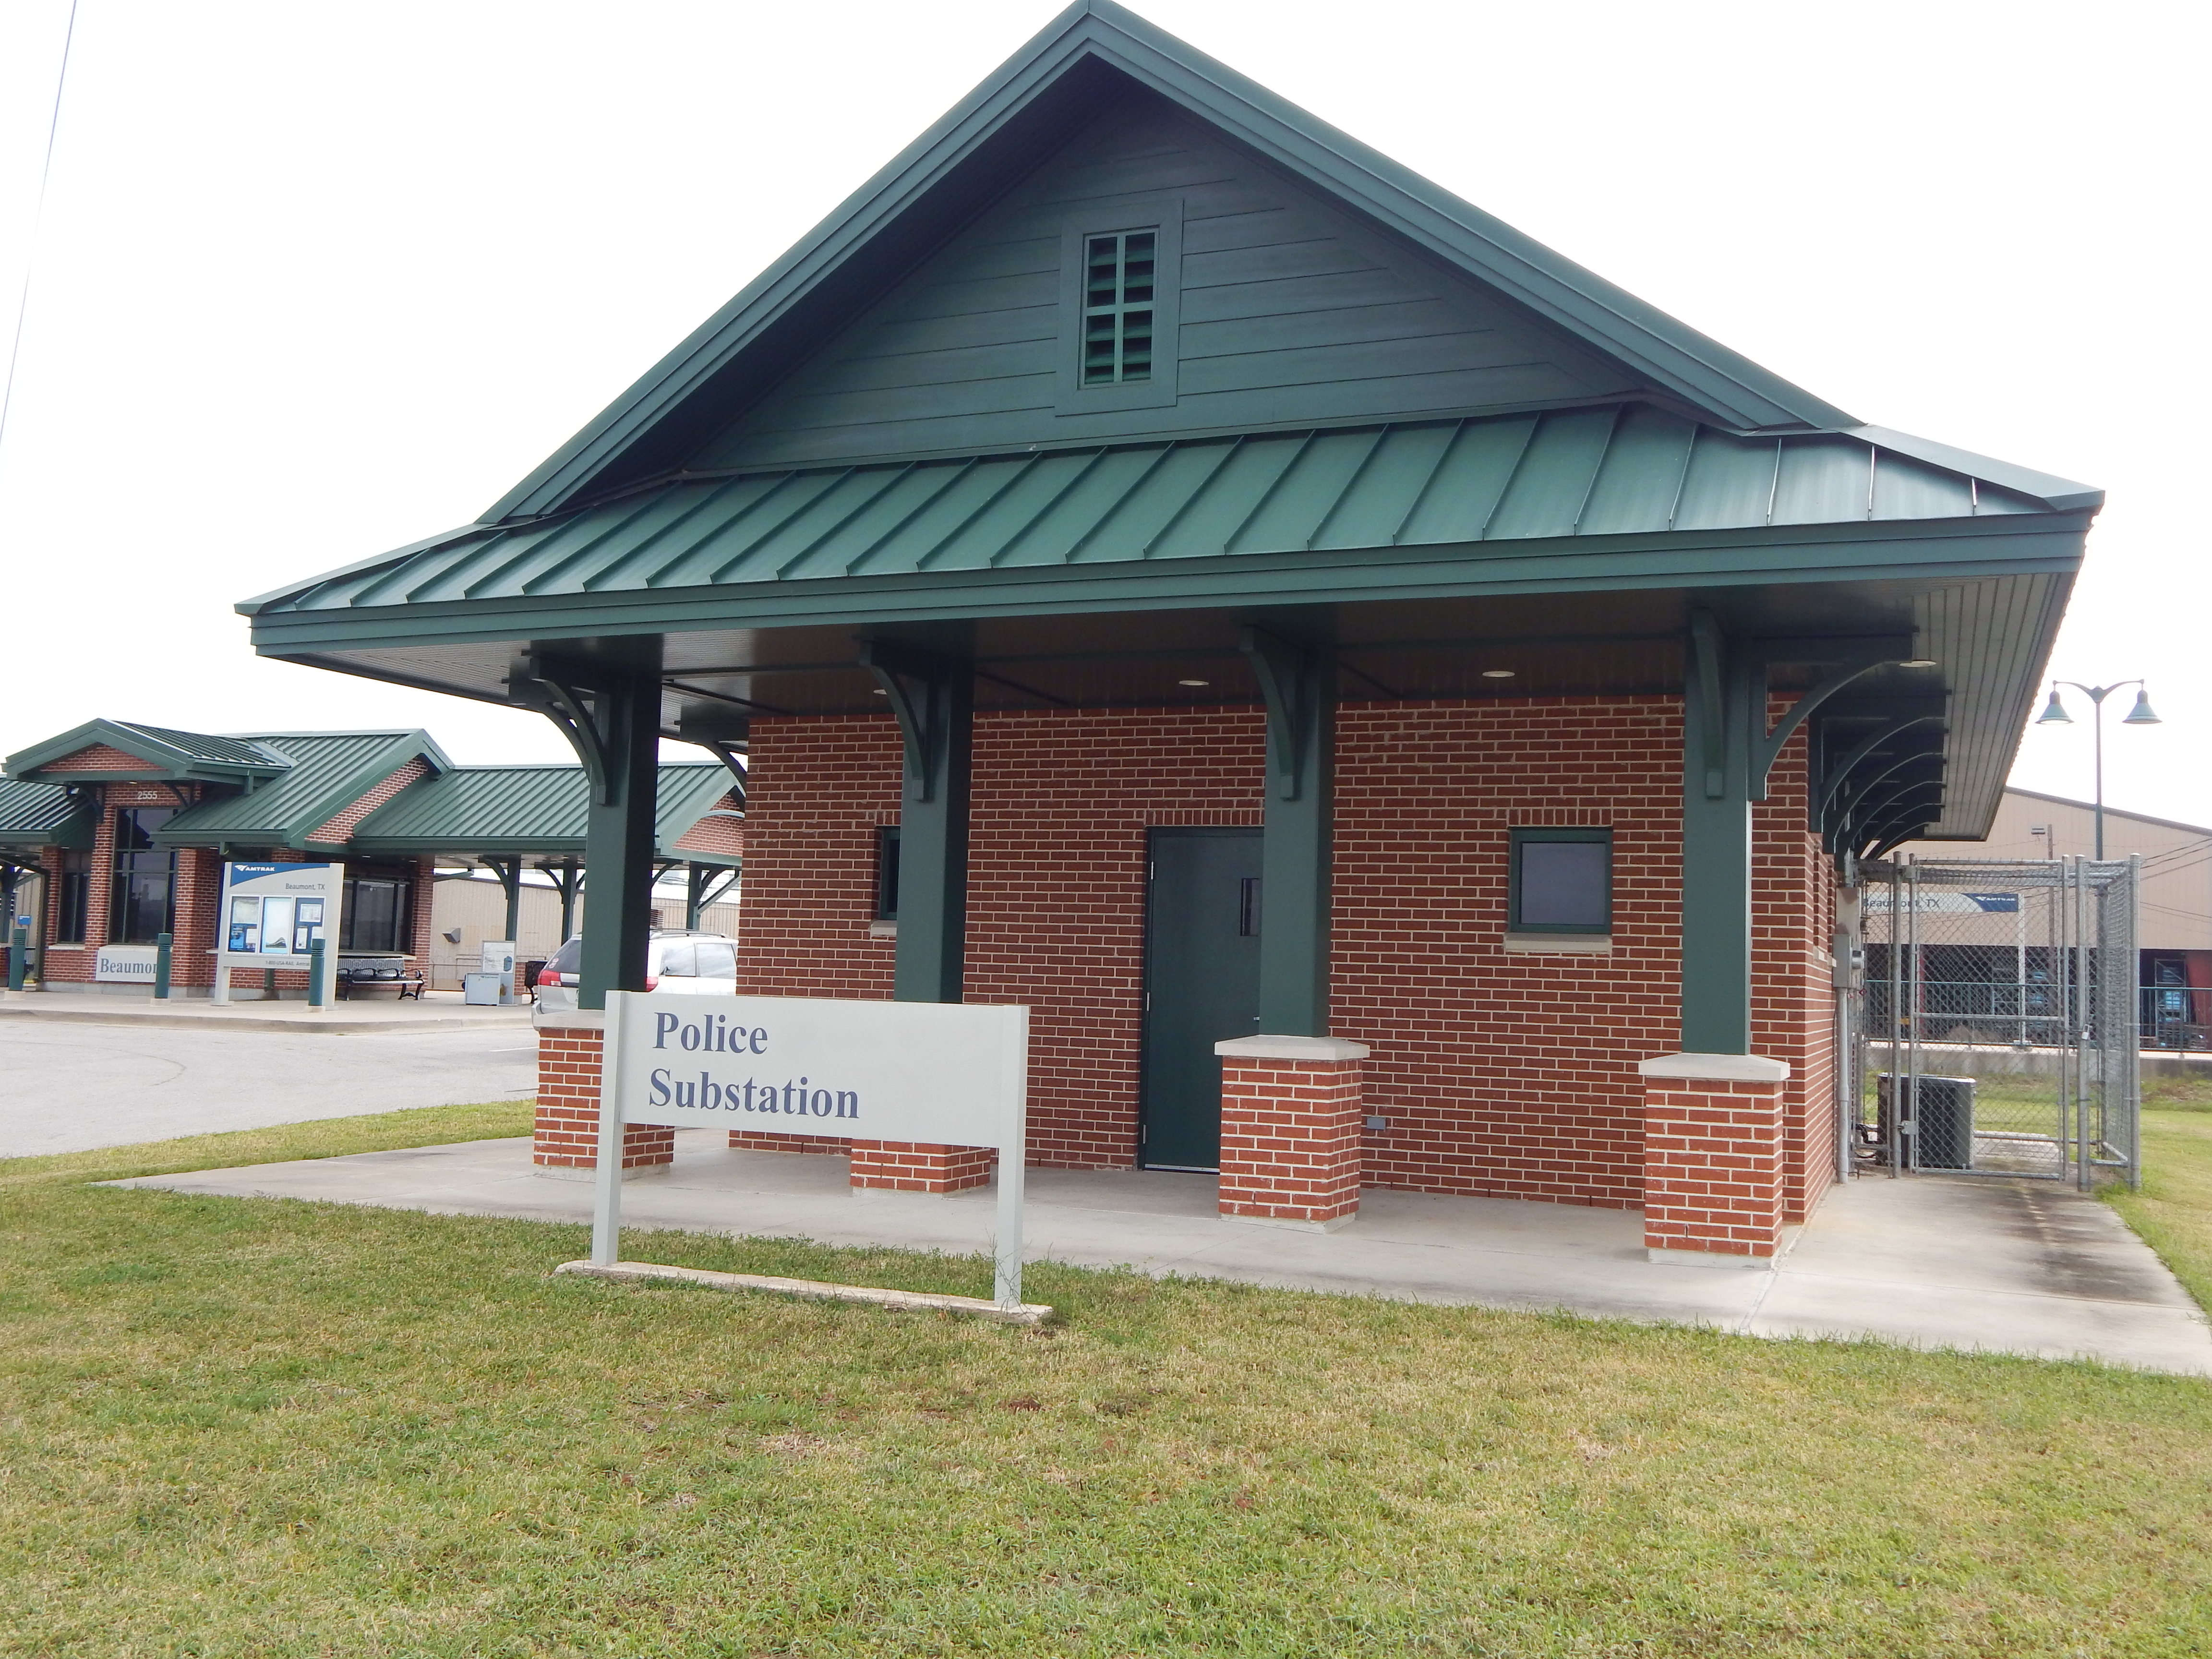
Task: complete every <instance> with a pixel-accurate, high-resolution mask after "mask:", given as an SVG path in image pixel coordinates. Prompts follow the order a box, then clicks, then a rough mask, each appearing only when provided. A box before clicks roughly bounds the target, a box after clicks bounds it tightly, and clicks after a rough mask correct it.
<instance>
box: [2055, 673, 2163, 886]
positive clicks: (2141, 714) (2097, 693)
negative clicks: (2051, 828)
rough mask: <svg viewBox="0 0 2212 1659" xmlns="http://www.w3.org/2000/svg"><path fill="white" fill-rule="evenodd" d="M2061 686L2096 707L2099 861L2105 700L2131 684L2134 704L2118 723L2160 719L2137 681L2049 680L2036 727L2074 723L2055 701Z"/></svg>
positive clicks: (2102, 844) (2100, 853)
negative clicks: (2048, 691) (2089, 682)
mask: <svg viewBox="0 0 2212 1659" xmlns="http://www.w3.org/2000/svg"><path fill="white" fill-rule="evenodd" d="M2062 685H2070V686H2072V687H2073V688H2074V689H2075V690H2076V691H2080V692H2081V693H2083V694H2085V695H2086V696H2087V697H2088V699H2089V701H2090V702H2092V703H2093V704H2094V705H2095V706H2096V709H2097V714H2096V721H2095V724H2096V728H2097V852H2096V857H2097V860H2098V862H2100V863H2102V862H2103V861H2104V857H2105V699H2106V697H2109V696H2112V693H2113V692H2115V691H2117V690H2119V689H2120V687H2122V686H2124V685H2132V686H2134V687H2135V688H2136V706H2135V707H2134V708H2130V710H2128V714H2127V718H2126V719H2125V720H2122V721H2121V722H2120V724H2121V725H2123V726H2158V725H2161V724H2163V722H2162V721H2160V719H2159V717H2158V716H2157V715H2156V714H2153V713H2151V708H2150V692H2149V691H2148V690H2146V689H2145V688H2144V686H2143V683H2142V681H2141V680H2116V681H2114V682H2113V683H2112V684H2110V685H2084V684H2081V681H2079V680H2053V681H2051V701H2050V702H2047V703H2045V705H2044V708H2043V712H2042V713H2041V714H2039V715H2037V716H2036V719H2035V723H2036V724H2037V725H2038V726H2071V725H2073V724H2074V717H2073V716H2072V715H2071V714H2068V713H2067V712H2066V705H2065V704H2064V703H2063V702H2059V701H2058V688H2059V687H2060V686H2062Z"/></svg>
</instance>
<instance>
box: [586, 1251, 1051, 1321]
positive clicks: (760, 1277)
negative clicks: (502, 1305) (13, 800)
mask: <svg viewBox="0 0 2212 1659" xmlns="http://www.w3.org/2000/svg"><path fill="white" fill-rule="evenodd" d="M553 1271H554V1272H555V1273H574V1274H575V1275H577V1276H578V1277H580V1278H583V1279H621V1280H635V1279H681V1280H682V1281H683V1282H684V1283H685V1284H687V1285H703V1286H705V1287H706V1288H707V1289H708V1290H710V1291H773V1292H774V1293H775V1294H776V1295H778V1296H797V1297H806V1298H807V1299H808V1300H810V1301H815V1302H866V1303H871V1304H874V1305H875V1306H877V1307H878V1308H907V1309H912V1310H917V1311H921V1312H927V1313H957V1314H969V1315H971V1316H974V1317H975V1318H977V1319H989V1320H994V1321H995V1322H998V1323H999V1324H1001V1325H1042V1323H1044V1322H1045V1321H1046V1320H1048V1319H1049V1318H1050V1317H1051V1316H1052V1310H1051V1309H1050V1308H1049V1307H1047V1306H1045V1305H1044V1304H1042V1303H1037V1302H1023V1303H1018V1304H1015V1305H1014V1306H1013V1307H1011V1308H1007V1307H1002V1306H1000V1304H998V1303H996V1302H986V1301H985V1300H984V1299H983V1298H982V1297H979V1296H934V1295H931V1294H928V1293H927V1292H925V1291H878V1290H873V1289H871V1288H870V1287H868V1286H866V1285H825V1284H823V1283H822V1282H821V1281H820V1280H818V1279H775V1278H771V1277H769V1276H768V1275H767V1274H764V1273H708V1271H706V1269H704V1268H702V1267H664V1266H662V1265H661V1264H660V1263H659V1262H656V1261H617V1262H613V1263H611V1264H610V1265H609V1266H607V1267H600V1266H599V1265H598V1264H597V1263H595V1262H591V1261H564V1262H562V1264H561V1265H560V1266H559V1267H556V1268H555V1269H554V1270H553Z"/></svg>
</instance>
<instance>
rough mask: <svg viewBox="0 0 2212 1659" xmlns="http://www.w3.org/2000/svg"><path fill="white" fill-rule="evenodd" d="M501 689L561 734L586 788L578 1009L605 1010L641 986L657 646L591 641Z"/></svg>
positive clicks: (524, 669)
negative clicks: (613, 996) (587, 915)
mask: <svg viewBox="0 0 2212 1659" xmlns="http://www.w3.org/2000/svg"><path fill="white" fill-rule="evenodd" d="M566 649H567V647H564V651H565V650H566ZM507 691H508V695H509V696H512V697H513V698H514V699H515V700H516V701H517V702H523V703H526V704H528V705H530V706H532V707H535V708H538V711H539V712H540V713H542V714H545V715H546V716H547V717H548V718H550V720H552V721H553V723H554V724H555V725H556V726H559V727H560V728H561V732H562V735H563V736H565V737H566V738H568V741H569V743H570V744H572V745H574V748H575V750H576V755H577V757H578V758H579V759H580V760H581V761H582V762H583V763H584V771H585V775H586V777H587V778H588V779H589V781H590V785H591V791H592V804H591V808H590V811H589V813H588V814H587V815H586V818H585V821H584V863H585V866H586V868H587V869H588V870H589V871H590V872H591V882H592V915H591V919H590V923H589V925H588V926H587V927H586V928H585V930H584V945H583V950H582V952H581V957H582V960H581V962H580V963H579V965H578V966H579V971H578V975H577V978H578V981H579V983H578V985H577V987H576V1006H578V1007H580V1008H605V1006H607V993H608V992H610V991H642V990H643V989H644V988H645V968H646V945H647V939H649V937H650V935H651V933H652V927H653V831H654V823H653V812H654V799H653V797H654V791H655V789H656V787H657V786H658V784H659V776H660V695H661V685H660V641H659V638H658V637H657V636H654V637H648V638H638V639H617V640H611V641H604V642H598V641H594V642H592V646H591V647H587V648H586V649H582V650H579V651H577V652H576V653H575V654H574V655H568V654H561V655H556V654H554V653H553V652H551V651H550V650H549V651H546V652H544V653H539V652H536V651H533V652H532V653H531V654H530V655H529V656H528V657H526V658H524V659H522V660H520V662H518V663H516V664H515V665H514V666H513V668H511V669H510V670H509V671H508V675H507Z"/></svg>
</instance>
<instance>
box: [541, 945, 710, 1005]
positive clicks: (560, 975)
mask: <svg viewBox="0 0 2212 1659" xmlns="http://www.w3.org/2000/svg"><path fill="white" fill-rule="evenodd" d="M583 952H584V941H583V939H582V937H581V936H579V937H577V938H575V939H570V940H569V941H568V943H567V944H566V945H562V947H561V948H560V949H559V950H558V951H555V952H554V954H553V958H552V960H551V961H550V962H548V963H546V964H545V965H544V967H543V968H541V969H538V1006H539V1007H540V1008H549V1009H554V1010H561V1009H568V1008H573V1007H574V1006H576V983H577V979H578V974H577V969H579V968H580V966H581V965H582V960H583ZM645 988H646V989H647V990H648V991H662V992H668V993H672V994H678V995H690V996H700V997H730V996H735V995H736V994H738V942H737V940H735V939H732V938H730V937H729V936H728V935H727V934H725V933H686V932H684V931H682V930H680V929H671V930H670V931H668V932H665V933H659V932H657V933H653V934H652V935H651V936H650V937H649V938H648V939H647V941H646V947H645Z"/></svg>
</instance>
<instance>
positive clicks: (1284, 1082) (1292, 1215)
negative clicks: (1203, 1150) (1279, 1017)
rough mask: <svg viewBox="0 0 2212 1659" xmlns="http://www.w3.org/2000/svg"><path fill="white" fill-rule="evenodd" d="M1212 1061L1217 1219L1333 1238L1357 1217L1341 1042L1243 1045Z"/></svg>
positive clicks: (1363, 1048) (1252, 1039)
mask: <svg viewBox="0 0 2212 1659" xmlns="http://www.w3.org/2000/svg"><path fill="white" fill-rule="evenodd" d="M1213 1052H1214V1053H1215V1054H1218V1055H1220V1056H1221V1196H1220V1208H1221V1213H1222V1214H1224V1215H1225V1216H1231V1217H1233V1218H1236V1219H1237V1220H1241V1221H1256V1222H1261V1223H1264V1224H1266V1225H1272V1226H1278V1227H1297V1228H1304V1229H1310V1230H1311V1231H1316V1232H1334V1231H1336V1230H1337V1229H1338V1228H1339V1227H1341V1226H1343V1225H1345V1224H1346V1222H1348V1221H1350V1220H1352V1218H1353V1217H1355V1216H1356V1215H1358V1213H1359V1161H1360V1142H1359V1137H1360V1129H1361V1127H1362V1121H1361V1115H1360V1112H1361V1093H1360V1066H1359V1062H1360V1061H1361V1060H1364V1059H1366V1058H1367V1052H1368V1051H1367V1045H1366V1044H1365V1043H1364V1042H1346V1041H1344V1040H1343V1039H1342V1038H1340V1037H1322V1036H1249V1037H1232V1038H1231V1039H1230V1040H1229V1041H1228V1042H1217V1043H1215V1044H1214V1045H1213Z"/></svg>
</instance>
